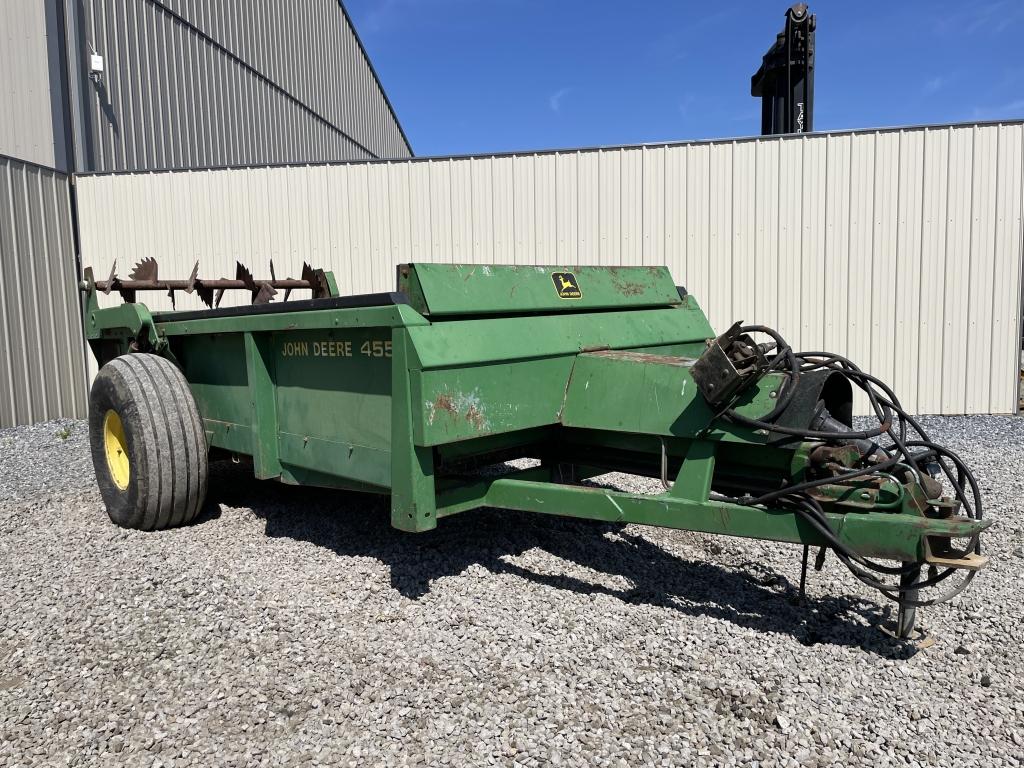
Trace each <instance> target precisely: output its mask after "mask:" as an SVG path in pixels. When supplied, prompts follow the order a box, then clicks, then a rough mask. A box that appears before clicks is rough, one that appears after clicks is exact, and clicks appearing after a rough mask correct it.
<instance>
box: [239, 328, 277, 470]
mask: <svg viewBox="0 0 1024 768" xmlns="http://www.w3.org/2000/svg"><path fill="white" fill-rule="evenodd" d="M244 338H245V368H246V373H247V374H248V381H249V400H250V403H251V405H252V461H253V469H254V471H255V474H256V477H258V478H259V479H261V480H269V479H276V478H279V477H280V476H281V460H280V452H279V451H280V446H279V444H278V441H279V437H280V436H279V431H278V423H277V397H276V391H275V388H274V374H273V365H274V358H273V355H272V354H271V351H270V339H269V334H255V333H246V334H244Z"/></svg>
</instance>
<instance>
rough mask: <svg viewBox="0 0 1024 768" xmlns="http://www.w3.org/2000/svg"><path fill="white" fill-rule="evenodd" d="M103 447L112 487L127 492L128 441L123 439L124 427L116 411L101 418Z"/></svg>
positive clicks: (129, 470) (128, 472)
mask: <svg viewBox="0 0 1024 768" xmlns="http://www.w3.org/2000/svg"><path fill="white" fill-rule="evenodd" d="M103 447H104V449H105V450H106V452H107V467H109V469H110V477H111V478H112V479H113V481H114V485H116V486H117V487H118V488H120V489H121V490H122V491H124V490H127V488H128V479H129V478H130V477H131V474H132V469H131V462H130V461H129V460H128V441H127V440H125V439H124V425H123V424H122V423H121V417H120V416H118V415H117V412H116V411H107V415H106V416H104V417H103Z"/></svg>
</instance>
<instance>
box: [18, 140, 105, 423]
mask: <svg viewBox="0 0 1024 768" xmlns="http://www.w3.org/2000/svg"><path fill="white" fill-rule="evenodd" d="M77 282H78V278H77V276H76V273H75V258H74V247H73V243H72V236H71V210H70V202H69V196H68V179H67V177H66V176H63V175H61V174H58V173H55V172H54V171H51V170H48V169H44V168H40V167H37V166H34V165H30V164H26V163H23V162H20V161H17V160H12V159H9V158H6V157H0V339H2V340H3V343H0V427H7V426H12V425H16V424H27V423H31V422H35V421H44V420H46V419H53V418H57V417H73V418H82V417H84V416H85V413H86V391H85V381H86V379H85V357H84V354H85V351H84V343H83V340H82V326H81V321H80V319H79V316H78V295H77V294H78V292H77Z"/></svg>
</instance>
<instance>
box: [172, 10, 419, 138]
mask: <svg viewBox="0 0 1024 768" xmlns="http://www.w3.org/2000/svg"><path fill="white" fill-rule="evenodd" d="M163 4H164V5H165V6H166V7H168V8H169V9H171V10H172V11H174V12H175V13H177V14H178V15H180V16H181V17H182V18H185V19H187V20H188V21H189V22H190V23H192V24H193V25H195V26H196V27H198V28H199V29H201V30H203V31H204V32H205V33H206V34H208V35H209V36H210V37H212V38H213V39H215V40H217V41H218V42H220V43H221V44H222V45H223V46H224V47H225V48H227V49H228V50H229V51H231V52H232V53H233V54H234V55H235V56H237V57H238V58H240V59H242V60H243V61H245V62H246V63H247V64H249V65H250V66H252V67H254V68H255V69H257V70H259V71H260V72H262V73H264V74H265V75H267V76H268V77H269V78H270V79H271V80H273V81H274V82H276V83H278V84H279V85H281V86H282V87H283V88H284V89H285V90H287V91H288V92H290V93H292V94H294V95H295V96H297V97H298V98H299V99H301V100H302V101H303V102H305V103H306V104H308V105H310V106H311V107H312V108H313V109H314V110H315V111H317V112H318V113H319V114H321V115H323V116H324V117H326V118H327V119H328V120H330V121H331V122H332V123H334V124H335V125H337V126H339V127H341V128H342V129H344V130H345V132H346V133H348V134H349V135H350V136H352V137H353V138H355V139H356V140H357V141H358V142H359V143H360V144H362V145H363V146H365V147H368V148H369V149H371V150H372V151H373V152H374V154H375V155H377V156H378V157H396V158H397V157H408V156H409V155H410V152H409V148H408V144H407V142H406V140H405V137H404V136H403V135H402V131H401V128H400V126H399V124H398V122H397V120H396V119H395V116H394V114H393V112H392V110H391V107H390V105H389V104H388V101H387V98H386V96H385V94H384V92H383V91H382V90H381V88H380V87H379V86H378V84H377V82H376V76H375V74H374V72H373V69H372V66H371V65H370V62H369V59H368V58H367V56H366V53H365V51H364V50H363V49H362V46H361V45H360V44H359V42H358V38H357V36H356V33H355V29H354V27H353V26H352V24H351V21H350V20H349V18H348V16H347V14H346V13H345V11H344V8H343V7H342V5H341V3H340V2H338V0H294V1H293V2H289V3H264V4H256V3H248V4H244V5H243V4H239V3H238V2H237V0H214V1H213V2H203V3H193V2H188V1H187V0H163Z"/></svg>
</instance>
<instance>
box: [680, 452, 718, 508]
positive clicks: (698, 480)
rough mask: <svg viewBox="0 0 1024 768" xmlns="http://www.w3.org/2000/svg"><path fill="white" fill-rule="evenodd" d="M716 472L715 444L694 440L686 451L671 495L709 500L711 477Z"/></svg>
mask: <svg viewBox="0 0 1024 768" xmlns="http://www.w3.org/2000/svg"><path fill="white" fill-rule="evenodd" d="M714 474H715V444H714V443H712V442H709V441H706V440H694V441H693V442H691V443H690V447H689V448H688V449H687V451H686V456H685V458H683V465H682V466H681V467H680V468H679V474H677V475H676V481H675V483H673V484H672V490H671V491H669V495H670V496H674V497H675V498H677V499H689V500H691V501H701V502H703V501H707V500H708V497H709V496H710V495H711V479H712V477H714Z"/></svg>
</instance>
